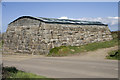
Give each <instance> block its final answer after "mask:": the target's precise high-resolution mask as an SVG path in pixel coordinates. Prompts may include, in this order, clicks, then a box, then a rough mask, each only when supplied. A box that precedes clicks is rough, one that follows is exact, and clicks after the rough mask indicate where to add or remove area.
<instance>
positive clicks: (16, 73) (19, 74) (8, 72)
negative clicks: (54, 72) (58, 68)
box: [2, 67, 55, 80]
mask: <svg viewBox="0 0 120 80" xmlns="http://www.w3.org/2000/svg"><path fill="white" fill-rule="evenodd" d="M2 74H3V79H8V78H9V79H12V80H13V79H16V78H22V79H26V80H27V79H28V78H29V80H32V78H42V80H55V79H49V78H46V77H44V76H39V75H36V74H33V73H27V72H24V71H20V70H18V69H16V68H15V67H3V70H2Z"/></svg>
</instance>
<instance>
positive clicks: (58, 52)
mask: <svg viewBox="0 0 120 80" xmlns="http://www.w3.org/2000/svg"><path fill="white" fill-rule="evenodd" d="M112 37H113V40H111V41H105V42H96V43H90V44H87V45H83V46H60V47H55V48H52V49H51V50H50V52H49V54H48V55H47V56H56V57H57V56H59V57H60V56H67V55H73V54H77V53H82V52H87V51H94V50H97V49H101V48H109V47H113V46H116V45H118V32H112Z"/></svg>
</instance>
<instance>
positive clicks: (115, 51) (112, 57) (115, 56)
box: [106, 50, 120, 60]
mask: <svg viewBox="0 0 120 80" xmlns="http://www.w3.org/2000/svg"><path fill="white" fill-rule="evenodd" d="M115 53H118V54H116V55H115ZM111 55H114V56H111ZM106 58H107V59H113V60H120V50H114V51H111V52H109V53H108V56H106Z"/></svg>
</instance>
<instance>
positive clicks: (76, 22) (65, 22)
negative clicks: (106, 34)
mask: <svg viewBox="0 0 120 80" xmlns="http://www.w3.org/2000/svg"><path fill="white" fill-rule="evenodd" d="M21 18H32V19H37V20H40V21H42V22H45V23H60V24H78V25H107V24H103V23H102V22H98V21H82V20H71V19H55V18H43V17H31V16H22V17H19V18H18V19H21ZM18 19H16V20H18ZM16 20H14V21H16ZM14 21H13V22H14ZM11 23H12V22H11ZM11 23H10V24H11Z"/></svg>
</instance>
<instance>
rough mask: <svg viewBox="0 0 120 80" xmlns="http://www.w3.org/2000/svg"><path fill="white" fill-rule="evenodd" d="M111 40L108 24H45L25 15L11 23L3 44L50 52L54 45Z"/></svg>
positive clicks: (39, 52)
mask: <svg viewBox="0 0 120 80" xmlns="http://www.w3.org/2000/svg"><path fill="white" fill-rule="evenodd" d="M111 39H112V36H111V33H110V31H109V29H108V27H107V26H105V25H74V24H57V23H45V22H41V21H39V20H34V19H29V18H23V19H19V20H16V21H15V22H13V23H11V24H9V26H8V29H7V31H6V34H5V35H4V43H5V44H4V47H8V48H9V49H11V50H14V51H18V52H23V53H30V54H48V53H49V50H50V49H51V48H54V47H59V46H62V45H64V46H69V45H70V46H80V45H85V44H88V43H94V42H101V41H109V40H111Z"/></svg>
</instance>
